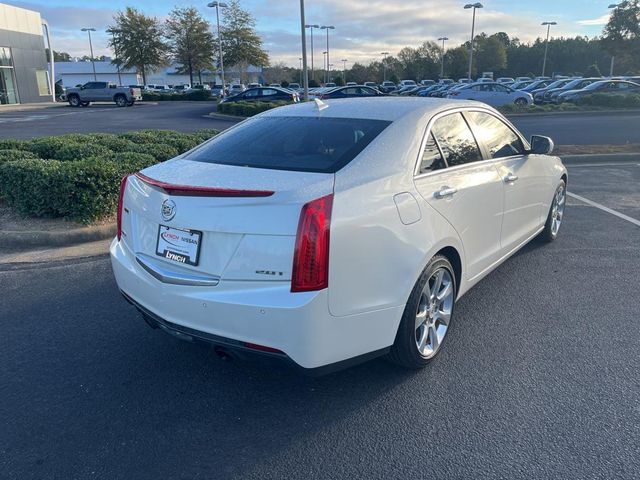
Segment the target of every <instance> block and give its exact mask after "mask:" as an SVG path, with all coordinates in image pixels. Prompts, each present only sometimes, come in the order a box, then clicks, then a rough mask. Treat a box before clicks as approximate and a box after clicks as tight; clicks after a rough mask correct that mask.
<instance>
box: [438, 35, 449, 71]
mask: <svg viewBox="0 0 640 480" xmlns="http://www.w3.org/2000/svg"><path fill="white" fill-rule="evenodd" d="M447 40H449V37H440V38H439V39H438V41H442V55H441V56H442V59H441V60H442V68H441V69H440V80H442V79H443V78H444V42H446V41H447Z"/></svg>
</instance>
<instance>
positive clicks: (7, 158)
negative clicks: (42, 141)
mask: <svg viewBox="0 0 640 480" xmlns="http://www.w3.org/2000/svg"><path fill="white" fill-rule="evenodd" d="M30 158H38V157H37V155H36V154H35V153H31V152H28V151H26V150H15V149H6V150H0V163H4V162H12V161H14V160H26V159H30Z"/></svg>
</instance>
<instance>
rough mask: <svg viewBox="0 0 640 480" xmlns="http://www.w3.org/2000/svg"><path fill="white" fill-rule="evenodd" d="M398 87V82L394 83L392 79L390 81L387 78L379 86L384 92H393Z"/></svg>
mask: <svg viewBox="0 0 640 480" xmlns="http://www.w3.org/2000/svg"><path fill="white" fill-rule="evenodd" d="M397 88H398V87H397V86H396V84H395V83H393V82H391V81H389V80H385V81H384V82H382V83H381V84H380V88H379V90H380V91H381V92H384V93H391V92H393V91H395V90H397Z"/></svg>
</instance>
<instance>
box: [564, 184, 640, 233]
mask: <svg viewBox="0 0 640 480" xmlns="http://www.w3.org/2000/svg"><path fill="white" fill-rule="evenodd" d="M567 195H569V196H570V197H571V198H575V199H576V200H580V201H581V202H583V203H586V204H587V205H591V206H592V207H595V208H598V209H600V210H602V211H603V212H607V213H610V214H611V215H615V216H616V217H618V218H621V219H622V220H626V221H627V222H630V223H633V224H634V225H637V226H638V227H640V220H636V219H635V218H632V217H629V216H627V215H625V214H624V213H620V212H616V211H615V210H612V209H610V208H609V207H605V206H604V205H601V204H599V203H596V202H594V201H593V200H589V199H588V198H584V197H581V196H580V195H576V194H575V193H571V192H567Z"/></svg>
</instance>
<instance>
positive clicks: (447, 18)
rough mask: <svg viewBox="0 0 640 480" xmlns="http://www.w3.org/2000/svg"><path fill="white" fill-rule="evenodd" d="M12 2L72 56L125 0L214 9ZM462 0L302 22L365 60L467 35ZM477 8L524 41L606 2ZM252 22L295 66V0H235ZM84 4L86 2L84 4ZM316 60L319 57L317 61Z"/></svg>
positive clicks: (97, 43) (395, 0) (596, 14)
mask: <svg viewBox="0 0 640 480" xmlns="http://www.w3.org/2000/svg"><path fill="white" fill-rule="evenodd" d="M5 3H10V4H12V5H16V6H20V7H23V8H29V9H31V10H37V11H39V12H40V13H41V14H42V16H43V17H44V18H45V19H47V20H48V22H49V24H50V26H51V30H52V34H53V45H54V50H58V51H65V52H68V53H70V54H71V55H74V56H82V55H85V54H88V53H89V46H88V42H87V39H86V34H84V33H82V32H80V28H82V27H93V28H96V29H97V30H98V32H96V33H95V37H94V38H95V40H94V49H95V54H96V55H102V54H105V55H110V54H111V52H110V51H109V50H108V48H107V35H106V34H105V33H104V30H105V29H106V28H107V26H108V25H110V24H111V23H112V18H113V14H114V13H115V12H116V11H117V10H122V9H124V8H125V7H126V6H127V5H135V6H136V8H138V9H140V10H142V11H144V12H145V13H146V14H148V15H154V16H157V17H159V18H164V17H165V16H166V15H167V13H168V12H169V11H170V10H171V9H172V8H173V6H174V5H176V4H179V5H181V6H195V7H196V8H198V9H199V10H200V11H201V12H202V13H203V14H204V15H206V16H207V17H208V18H209V19H210V20H214V15H213V13H214V11H213V10H212V9H208V8H207V7H206V6H205V5H206V3H208V2H207V0H203V1H201V2H192V1H183V2H175V1H167V0H152V1H151V0H136V1H135V2H127V1H125V0H92V1H91V2H87V1H80V0H78V1H73V0H59V1H58V0H57V1H55V2H54V1H52V0H31V1H28V2H19V1H11V0H9V2H7V1H6V0H5ZM465 3H466V2H465V1H464V0H438V1H435V0H322V1H319V0H318V1H313V0H307V1H306V10H307V12H306V17H307V23H312V24H313V23H317V24H320V25H322V24H329V25H335V27H336V29H335V30H333V31H332V32H331V37H330V49H331V56H332V62H331V63H336V62H334V59H335V60H336V61H337V60H338V59H342V58H346V59H348V60H349V63H353V62H355V61H359V62H364V63H367V62H369V61H370V60H372V59H375V58H380V52H382V51H389V52H391V53H392V54H395V53H396V52H397V51H398V50H400V49H401V48H402V47H404V46H417V45H419V44H420V43H422V42H423V41H425V40H435V39H437V38H438V37H441V36H447V37H449V38H450V39H451V40H450V42H449V45H450V46H457V45H459V44H460V43H462V42H464V41H465V40H468V38H469V36H470V33H471V32H470V30H471V10H464V9H463V8H462V7H463V5H464V4H465ZM482 3H483V4H484V7H485V8H484V9H482V10H478V16H477V19H476V31H477V32H487V33H494V32H498V31H504V32H507V33H508V34H509V35H510V36H511V37H518V38H520V39H521V40H524V41H531V40H535V38H537V37H539V36H543V35H544V34H545V31H544V28H545V27H542V26H540V23H541V22H543V21H545V20H548V21H550V20H553V21H557V22H558V26H556V27H552V30H551V32H552V36H575V35H586V36H589V37H592V36H595V35H599V34H600V33H601V31H602V27H603V26H604V24H606V22H607V19H608V9H607V5H609V3H610V2H609V1H606V0H605V1H601V0H529V1H520V0H485V1H483V2H482ZM241 4H242V6H243V8H245V9H247V10H249V11H250V12H251V13H252V14H253V16H254V17H255V19H256V21H257V29H258V33H259V34H260V35H261V37H262V39H263V41H264V47H265V49H266V50H268V51H269V55H270V57H271V60H272V62H274V61H284V62H286V63H288V64H289V65H292V66H295V65H298V63H299V62H298V58H299V57H300V55H301V53H300V26H299V25H300V23H299V22H300V21H299V1H298V0H275V1H273V0H272V1H270V2H266V1H258V0H241ZM88 5H90V6H88ZM324 42H325V37H324V36H322V34H321V32H319V31H317V32H316V33H314V43H315V47H316V48H315V50H316V59H318V57H321V56H322V51H323V50H324V49H325V48H324ZM320 62H321V60H320Z"/></svg>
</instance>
